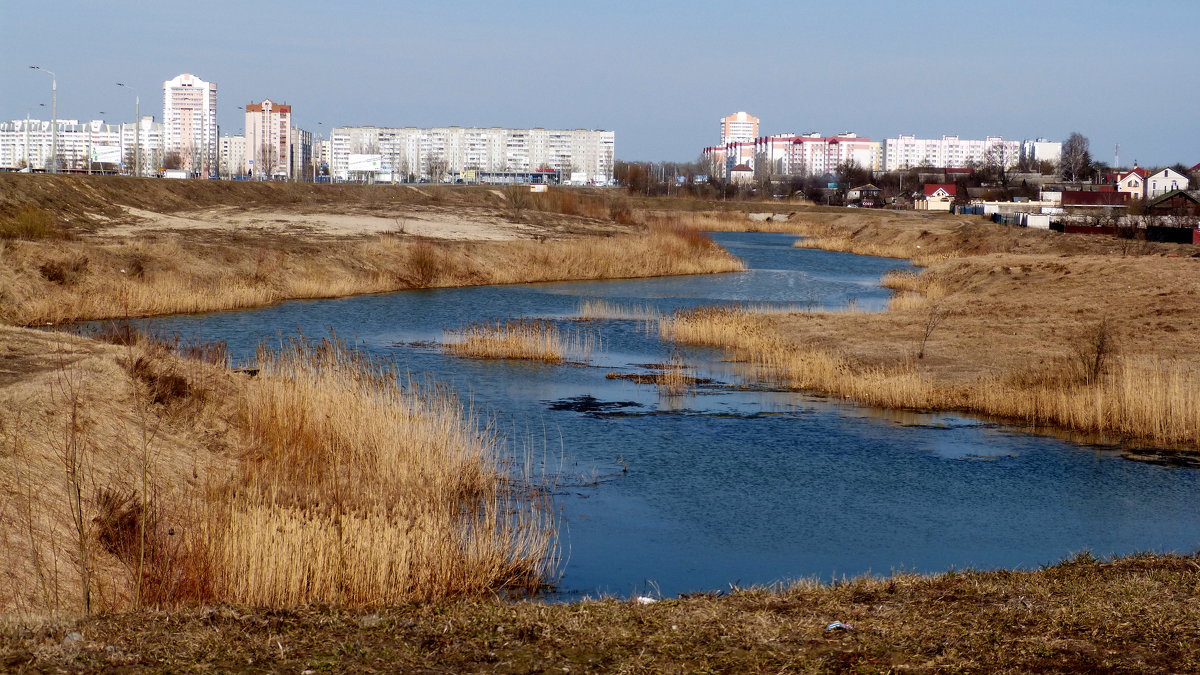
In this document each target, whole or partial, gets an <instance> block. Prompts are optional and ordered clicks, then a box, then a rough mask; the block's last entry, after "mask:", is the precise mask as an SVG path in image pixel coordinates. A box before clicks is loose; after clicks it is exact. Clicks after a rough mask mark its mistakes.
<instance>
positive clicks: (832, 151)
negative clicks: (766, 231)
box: [702, 131, 883, 177]
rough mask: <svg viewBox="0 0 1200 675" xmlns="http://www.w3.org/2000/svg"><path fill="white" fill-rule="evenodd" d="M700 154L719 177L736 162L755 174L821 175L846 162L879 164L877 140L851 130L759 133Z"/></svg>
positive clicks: (868, 166)
mask: <svg viewBox="0 0 1200 675" xmlns="http://www.w3.org/2000/svg"><path fill="white" fill-rule="evenodd" d="M702 157H703V160H704V163H705V164H706V165H707V166H708V167H710V169H709V170H710V171H715V172H716V173H717V175H720V176H722V177H724V176H729V175H730V174H729V171H731V170H732V168H733V167H735V166H740V165H746V166H748V167H750V168H751V169H754V171H755V173H756V174H757V175H759V176H762V175H775V176H804V175H823V174H826V173H833V172H835V171H836V169H837V167H838V165H841V164H847V163H849V162H854V163H855V164H858V165H859V166H861V167H863V168H865V169H869V170H873V171H878V170H880V169H881V168H882V165H883V149H882V146H881V144H880V143H879V142H877V141H872V140H871V139H869V138H862V137H860V136H859V135H858V134H855V133H854V132H851V131H845V132H842V133H840V134H838V135H836V136H824V135H822V134H820V133H818V132H815V131H814V132H810V133H807V134H803V135H796V134H775V135H771V136H759V137H757V138H754V139H752V140H751V141H749V142H740V141H738V142H732V143H727V144H725V145H723V146H711V147H707V148H704V151H703V154H702Z"/></svg>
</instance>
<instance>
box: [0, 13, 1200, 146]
mask: <svg viewBox="0 0 1200 675" xmlns="http://www.w3.org/2000/svg"><path fill="white" fill-rule="evenodd" d="M197 7H198V8H200V9H202V10H203V13H202V14H195V13H194V12H193V11H192V10H193V8H197ZM1197 26H1200V2H1195V1H1194V0H1187V1H1184V0H1160V2H1156V3H1142V2H1135V1H1131V0H1126V1H1124V2H1110V1H1108V0H1090V1H1055V0H1042V1H1040V2H1027V1H1025V0H1011V1H1008V2H987V1H969V0H962V1H959V2H898V1H894V0H860V1H859V2H854V3H845V4H843V3H834V2H821V3H818V2H771V1H765V2H757V3H744V2H734V1H733V0H728V1H727V2H719V3H718V2H701V1H696V2H683V1H678V0H661V1H655V0H648V1H644V2H626V1H623V0H615V1H609V2H600V3H579V2H568V1H563V0H560V1H559V2H550V3H528V2H520V3H518V2H507V1H503V0H494V1H492V2H484V1H474V0H464V1H461V2H439V1H438V0H426V1H425V2H421V3H411V2H364V1H359V0H349V1H345V2H312V1H310V0H294V1H292V2H283V1H280V0H272V1H258V2H229V1H226V0H216V1H210V2H206V3H196V4H193V3H188V4H184V3H166V2H156V3H150V2H134V1H131V0H110V1H107V2H82V1H77V2H71V1H67V2H56V3H47V2H41V3H33V2H27V1H25V0H19V1H18V0H0V27H2V28H3V34H4V36H5V37H4V40H3V47H0V54H3V55H4V58H3V59H0V63H2V64H3V65H0V118H2V119H17V118H24V117H25V115H26V113H27V112H30V113H32V115H33V116H35V117H37V116H38V115H39V111H41V110H43V109H42V108H40V106H39V105H38V104H40V103H46V104H47V107H48V104H49V98H50V93H49V89H50V86H49V85H50V80H49V78H48V77H47V76H45V75H44V74H41V73H37V72H34V71H31V70H29V69H28V66H29V65H32V64H36V65H41V66H44V67H46V68H49V69H50V70H53V71H55V72H56V73H57V74H58V84H59V115H60V117H64V118H75V119H92V118H96V117H100V111H104V112H105V115H103V117H104V118H106V119H109V120H113V121H117V120H121V119H126V118H129V119H131V118H132V117H133V97H132V95H131V94H130V92H128V91H126V90H123V89H120V88H118V87H117V86H115V84H114V83H115V82H118V81H120V82H126V83H129V84H131V85H133V86H134V87H135V88H136V89H137V90H138V91H139V92H140V94H141V96H142V103H143V105H142V111H143V114H155V115H156V116H160V117H161V107H162V91H161V87H162V82H163V80H166V79H169V78H171V77H174V76H175V75H178V74H179V73H182V72H190V73H192V74H194V75H197V76H199V77H201V78H204V79H207V80H212V81H215V82H217V84H218V86H219V106H220V123H221V125H222V133H235V134H236V133H239V132H240V130H241V127H242V120H241V117H240V113H239V111H238V110H237V106H238V105H244V104H245V103H248V102H251V101H259V100H262V99H263V98H271V99H272V100H277V101H286V102H288V103H291V104H292V105H293V106H294V109H295V119H296V123H297V124H298V125H299V126H301V127H304V128H307V129H310V130H313V131H314V132H317V133H324V134H327V133H328V129H329V128H331V127H334V126H340V125H367V124H373V125H377V126H393V125H394V126H443V125H452V124H457V125H462V126H513V127H525V126H541V127H549V128H559V127H564V128H579V127H584V128H603V129H612V130H614V131H616V133H617V155H618V157H620V158H622V159H637V160H680V161H688V160H692V159H695V158H696V156H697V155H698V154H699V152H700V149H701V148H702V147H703V146H705V145H711V144H713V143H715V142H717V141H718V140H719V139H718V124H717V120H718V119H719V118H720V117H722V116H723V115H726V114H728V113H731V112H734V111H738V110H746V111H748V112H750V113H752V114H754V115H756V116H758V117H759V118H761V119H762V129H761V131H762V133H784V132H797V133H803V132H807V131H820V132H823V133H837V132H840V131H847V130H850V131H855V132H857V133H858V134H860V135H863V136H868V137H871V138H873V139H882V138H886V137H889V136H895V135H897V134H900V133H915V134H917V135H919V136H934V137H937V136H940V135H942V134H958V135H960V136H962V137H964V138H982V137H984V136H986V135H1001V136H1004V137H1006V138H1013V139H1022V138H1033V137H1037V136H1044V137H1047V138H1050V139H1053V140H1062V139H1064V138H1066V136H1067V135H1068V134H1069V133H1071V132H1072V131H1079V132H1081V133H1083V134H1084V135H1085V136H1087V137H1088V138H1089V139H1090V140H1091V143H1092V152H1093V155H1095V156H1096V157H1097V158H1098V159H1102V160H1104V161H1108V162H1111V161H1112V160H1113V146H1114V144H1116V143H1120V144H1121V161H1122V163H1123V164H1129V163H1132V161H1133V160H1134V159H1137V160H1138V161H1139V162H1140V163H1142V164H1143V165H1153V164H1170V163H1174V162H1183V163H1185V164H1187V165H1189V166H1190V165H1192V164H1195V163H1197V162H1200V114H1198V111H1200V87H1198V86H1197V84H1198V81H1197V73H1198V71H1200V68H1198V66H1200V52H1198V51H1197V49H1196V35H1197V33H1196V30H1197V29H1196V27H1197ZM43 116H44V117H47V118H48V117H49V113H48V112H47V113H44V115H43ZM318 122H321V123H322V124H320V125H318V124H317V123H318Z"/></svg>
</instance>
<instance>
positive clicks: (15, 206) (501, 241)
mask: <svg viewBox="0 0 1200 675" xmlns="http://www.w3.org/2000/svg"><path fill="white" fill-rule="evenodd" d="M740 269H741V264H740V263H739V262H738V261H737V260H736V259H734V258H733V257H732V256H730V255H729V254H728V253H726V252H725V251H723V250H722V249H720V248H719V247H717V246H715V245H713V244H712V243H711V242H710V241H708V240H707V239H706V238H705V237H703V236H699V235H697V234H696V233H695V232H694V231H692V230H690V229H688V228H686V227H683V226H681V225H680V224H679V223H677V222H676V221H675V220H673V219H671V218H669V217H661V216H654V215H645V214H642V213H640V212H635V211H634V210H633V209H632V207H631V206H630V204H629V202H628V200H626V199H625V198H624V197H623V196H622V195H620V194H619V193H613V192H602V191H570V190H562V191H555V192H549V193H539V194H531V193H530V192H528V188H527V187H511V188H503V189H498V188H497V189H494V188H488V187H447V186H441V187H437V186H404V185H399V186H391V185H372V186H366V185H312V184H293V183H242V182H218V181H170V180H152V179H144V180H142V179H122V178H115V177H101V176H97V177H88V176H52V175H17V174H0V321H5V322H7V323H14V324H18V325H45V324H58V323H64V322H72V321H80V320H87V319H101V318H122V317H133V316H146V315H155V314H170V313H188V312H204V311H216V310H222V309H236V308H245V307H258V306H264V305H269V304H273V303H275V302H279V301H281V300H285V299H292V298H328V297H339V296H345V295H354V294H361V293H378V292H386V291H395V290H404V289H413V288H437V287H449V286H468V285H483V284H509V283H524V282H535V281H561V280H586V279H614V278H629V277H645V276H666V275H678V274H705V273H714V272H729V271H736V270H740Z"/></svg>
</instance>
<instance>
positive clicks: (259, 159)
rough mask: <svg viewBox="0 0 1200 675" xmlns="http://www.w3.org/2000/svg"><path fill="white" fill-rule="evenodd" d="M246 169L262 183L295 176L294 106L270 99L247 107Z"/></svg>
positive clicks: (244, 168)
mask: <svg viewBox="0 0 1200 675" xmlns="http://www.w3.org/2000/svg"><path fill="white" fill-rule="evenodd" d="M245 109H246V165H245V167H243V172H247V171H248V172H250V175H251V176H254V177H255V178H257V179H260V180H271V179H273V178H290V177H291V175H292V150H291V148H292V106H290V105H287V104H286V103H285V104H279V103H275V102H274V101H272V100H271V99H266V100H264V101H263V102H262V103H251V104H249V105H247V106H246V108H245Z"/></svg>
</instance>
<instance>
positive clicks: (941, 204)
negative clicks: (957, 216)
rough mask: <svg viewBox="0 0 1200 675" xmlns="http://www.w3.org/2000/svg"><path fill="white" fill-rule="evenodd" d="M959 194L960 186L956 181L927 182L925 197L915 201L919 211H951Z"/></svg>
mask: <svg viewBox="0 0 1200 675" xmlns="http://www.w3.org/2000/svg"><path fill="white" fill-rule="evenodd" d="M957 196H958V186H957V185H955V184H954V183H926V184H925V198H924V199H919V200H917V201H916V202H914V203H913V208H915V209H917V210H918V211H949V210H950V206H951V205H952V204H953V203H954V198H955V197H957Z"/></svg>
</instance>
